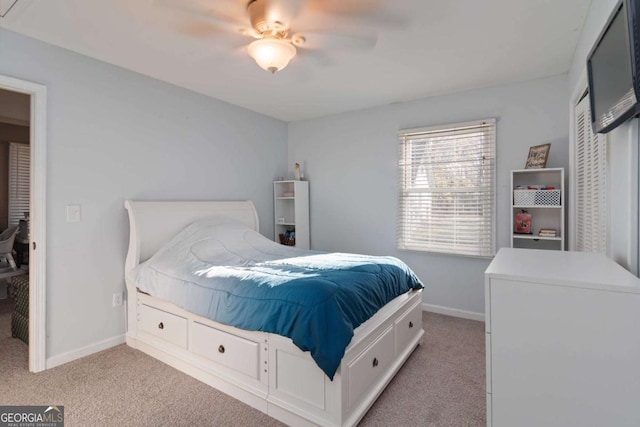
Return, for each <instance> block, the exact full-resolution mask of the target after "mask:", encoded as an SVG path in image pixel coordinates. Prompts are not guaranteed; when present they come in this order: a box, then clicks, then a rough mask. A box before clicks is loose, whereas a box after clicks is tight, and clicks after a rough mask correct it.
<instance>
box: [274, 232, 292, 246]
mask: <svg viewBox="0 0 640 427" xmlns="http://www.w3.org/2000/svg"><path fill="white" fill-rule="evenodd" d="M278 237H279V238H280V243H281V244H283V245H287V246H295V245H296V232H295V231H293V230H287V231H285V232H284V233H281V234H279V235H278Z"/></svg>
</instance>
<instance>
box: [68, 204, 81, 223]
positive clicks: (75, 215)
mask: <svg viewBox="0 0 640 427" xmlns="http://www.w3.org/2000/svg"><path fill="white" fill-rule="evenodd" d="M67 222H80V205H67Z"/></svg>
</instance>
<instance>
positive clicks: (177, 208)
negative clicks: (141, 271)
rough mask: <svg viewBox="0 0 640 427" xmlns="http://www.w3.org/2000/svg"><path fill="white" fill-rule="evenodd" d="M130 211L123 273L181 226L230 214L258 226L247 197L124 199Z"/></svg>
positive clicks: (255, 228) (236, 218) (151, 252)
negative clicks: (245, 198)
mask: <svg viewBox="0 0 640 427" xmlns="http://www.w3.org/2000/svg"><path fill="white" fill-rule="evenodd" d="M124 207H125V208H126V209H127V210H128V211H129V229H130V230H129V251H128V252H127V261H126V263H125V273H127V272H129V271H130V270H132V269H134V268H135V267H136V266H137V265H138V264H140V263H141V262H143V261H146V260H147V259H149V258H150V257H151V256H152V255H153V254H154V253H156V252H157V251H158V249H160V247H161V246H162V245H163V244H164V243H165V242H167V241H168V240H169V239H171V238H172V237H173V236H175V235H176V234H177V233H178V232H179V231H180V230H182V229H183V228H184V227H186V226H187V225H189V224H191V223H192V222H194V221H197V220H199V219H202V218H206V217H209V216H214V215H215V216H223V217H226V218H232V219H235V220H236V221H240V222H242V223H244V224H246V225H247V226H248V227H251V228H252V229H254V230H256V231H259V230H258V213H257V212H256V208H255V206H254V205H253V203H252V202H251V201H250V200H245V201H222V202H220V201H213V202H206V201H198V202H189V201H176V202H145V201H134V200H126V201H125V202H124Z"/></svg>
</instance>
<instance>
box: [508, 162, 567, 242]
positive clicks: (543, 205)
mask: <svg viewBox="0 0 640 427" xmlns="http://www.w3.org/2000/svg"><path fill="white" fill-rule="evenodd" d="M529 186H535V187H538V188H540V187H541V186H553V187H554V189H553V190H528V189H527V187H529ZM517 187H522V189H518V188H517ZM565 199H566V194H565V191H564V168H549V169H520V170H513V171H511V247H512V248H523V249H549V250H560V251H563V250H564V247H565V246H564V245H565V240H566V239H565V226H564V225H565ZM523 210H525V211H527V212H528V213H529V214H531V231H532V233H531V234H518V233H516V232H515V229H516V228H515V224H516V215H517V214H518V213H520V212H521V211H523ZM541 228H553V229H554V230H556V231H557V235H556V237H543V236H539V235H538V233H539V232H540V229H541Z"/></svg>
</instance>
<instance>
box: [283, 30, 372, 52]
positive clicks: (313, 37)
mask: <svg viewBox="0 0 640 427" xmlns="http://www.w3.org/2000/svg"><path fill="white" fill-rule="evenodd" d="M291 40H292V43H293V44H294V45H295V46H296V47H300V48H302V49H332V50H353V49H363V50H366V49H373V48H374V47H375V46H376V43H377V42H378V36H377V34H376V33H374V32H368V33H364V32H360V33H337V32H325V31H305V32H303V33H296V34H294V35H293V36H292V37H291Z"/></svg>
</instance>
